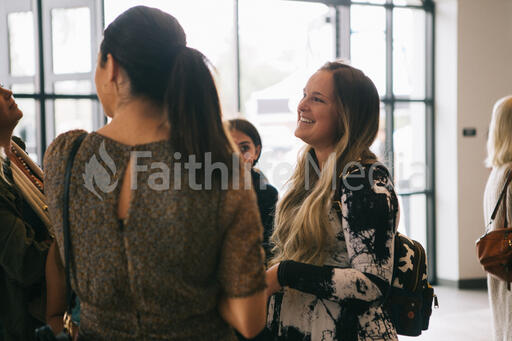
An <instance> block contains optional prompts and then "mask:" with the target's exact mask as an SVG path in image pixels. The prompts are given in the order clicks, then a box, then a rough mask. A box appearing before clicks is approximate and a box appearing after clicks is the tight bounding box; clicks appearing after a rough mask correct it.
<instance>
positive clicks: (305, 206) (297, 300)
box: [267, 62, 399, 341]
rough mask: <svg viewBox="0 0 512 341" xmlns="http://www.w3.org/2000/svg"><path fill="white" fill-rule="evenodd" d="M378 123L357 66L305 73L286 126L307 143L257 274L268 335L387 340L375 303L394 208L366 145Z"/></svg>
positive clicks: (388, 269) (387, 326)
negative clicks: (262, 278) (270, 250)
mask: <svg viewBox="0 0 512 341" xmlns="http://www.w3.org/2000/svg"><path fill="white" fill-rule="evenodd" d="M378 127H379V95H378V93H377V90H376V88H375V85H374V84H373V82H372V81H371V80H370V79H369V78H368V77H367V76H366V75H364V73H363V72H361V71H360V70H358V69H356V68H353V67H351V66H349V65H346V64H343V63H339V62H332V63H327V64H326V65H324V66H323V67H322V68H321V69H320V70H318V71H317V72H316V73H315V74H313V75H312V76H311V78H310V79H309V81H308V82H307V84H306V86H305V88H304V92H303V98H302V100H301V102H300V103H299V105H298V108H297V128H296V130H295V136H297V137H299V138H300V139H302V140H303V141H304V142H306V143H307V146H306V148H305V149H304V152H303V154H302V155H301V156H300V157H299V160H298V162H297V167H296V169H295V172H294V174H293V175H292V178H291V179H290V187H289V190H288V191H287V192H286V193H285V194H284V197H283V198H282V199H281V200H280V201H279V202H278V204H277V212H276V220H275V228H274V233H273V235H272V241H273V242H274V243H275V252H274V254H275V256H274V258H273V259H272V261H271V265H272V267H271V268H270V269H268V270H267V281H268V293H269V294H274V295H273V296H272V297H271V300H270V303H269V311H268V317H267V328H268V329H269V330H270V333H271V334H272V335H273V338H274V339H275V340H294V341H306V340H327V339H328V340H343V341H353V340H397V335H396V330H395V328H394V326H393V324H392V322H391V321H390V319H389V317H388V314H387V313H385V312H384V311H383V308H382V305H381V304H380V301H381V299H382V297H383V296H384V295H385V293H386V292H387V288H389V286H390V284H391V277H392V272H393V245H394V244H393V243H394V236H395V233H396V229H397V228H398V216H399V207H398V200H397V196H396V194H395V191H394V186H393V183H392V181H391V176H390V174H389V172H388V171H387V169H386V168H385V167H384V166H383V165H382V164H380V163H379V162H378V161H377V157H376V156H375V154H373V153H372V152H371V151H370V146H371V145H372V143H373V141H374V140H375V137H376V135H377V131H378ZM308 174H309V176H308ZM333 180H336V181H333ZM333 182H336V186H333Z"/></svg>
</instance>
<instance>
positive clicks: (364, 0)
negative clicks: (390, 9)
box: [352, 0, 386, 4]
mask: <svg viewBox="0 0 512 341" xmlns="http://www.w3.org/2000/svg"><path fill="white" fill-rule="evenodd" d="M352 2H356V3H357V2H359V3H369V4H385V3H386V0H352Z"/></svg>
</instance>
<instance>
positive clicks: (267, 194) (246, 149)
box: [228, 118, 277, 260]
mask: <svg viewBox="0 0 512 341" xmlns="http://www.w3.org/2000/svg"><path fill="white" fill-rule="evenodd" d="M228 123H229V130H230V133H231V137H232V138H233V140H234V142H235V143H236V145H237V146H238V150H239V151H240V154H241V156H242V159H243V160H244V162H245V163H246V165H248V166H249V167H250V169H251V177H252V185H253V187H254V190H255V191H256V197H257V198H258V207H259V209H260V217H261V222H262V223H263V248H264V249H265V256H266V257H265V259H266V260H269V259H270V256H271V255H272V247H271V245H270V242H269V241H270V236H271V235H272V230H273V227H274V213H275V209H276V202H277V189H276V188H275V187H274V186H272V185H271V184H269V183H268V180H267V178H266V177H265V175H263V173H262V172H261V171H260V170H258V169H256V168H255V167H254V166H256V164H257V163H258V160H259V159H260V156H261V148H262V144H261V137H260V134H259V133H258V130H257V129H256V127H255V126H253V125H252V124H251V122H249V121H246V120H243V119H239V118H238V119H233V120H229V122H228Z"/></svg>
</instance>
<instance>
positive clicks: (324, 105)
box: [295, 70, 339, 149]
mask: <svg viewBox="0 0 512 341" xmlns="http://www.w3.org/2000/svg"><path fill="white" fill-rule="evenodd" d="M297 114H298V115H297V128H296V129H295V136H297V137H298V138H300V139H301V140H303V141H304V142H306V143H307V144H309V145H310V146H312V147H313V148H315V149H327V148H331V147H333V146H334V144H335V143H336V138H337V136H336V135H337V127H338V115H339V114H338V109H337V106H336V98H335V96H334V84H333V79H332V74H331V73H330V72H329V71H323V70H320V71H318V72H316V73H315V74H313V76H311V78H310V79H309V80H308V83H307V84H306V87H305V88H304V96H303V98H302V100H301V101H300V103H299V106H298V107H297Z"/></svg>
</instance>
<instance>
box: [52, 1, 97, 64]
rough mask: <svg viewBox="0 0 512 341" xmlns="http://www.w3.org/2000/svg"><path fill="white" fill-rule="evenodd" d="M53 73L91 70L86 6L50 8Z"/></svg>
mask: <svg viewBox="0 0 512 341" xmlns="http://www.w3.org/2000/svg"><path fill="white" fill-rule="evenodd" d="M52 47H53V49H52V51H53V72H54V73H55V74H63V73H79V72H90V71H91V18H90V11H89V8H87V7H83V8H82V7H81V8H56V9H52Z"/></svg>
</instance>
